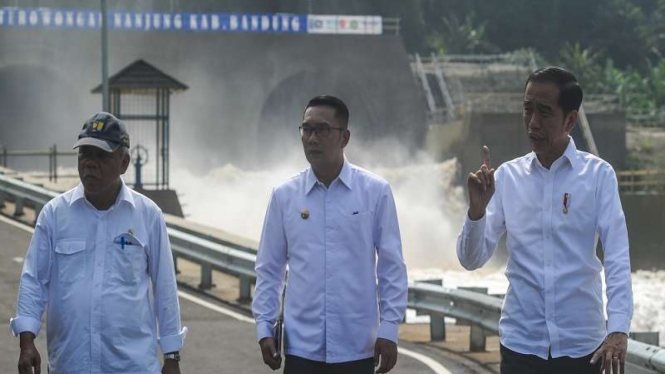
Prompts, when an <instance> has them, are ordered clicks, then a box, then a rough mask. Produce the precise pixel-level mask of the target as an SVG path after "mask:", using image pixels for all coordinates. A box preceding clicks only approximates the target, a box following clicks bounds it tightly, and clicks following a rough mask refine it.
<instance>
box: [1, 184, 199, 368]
mask: <svg viewBox="0 0 665 374" xmlns="http://www.w3.org/2000/svg"><path fill="white" fill-rule="evenodd" d="M16 309H17V311H16V318H13V319H12V320H11V322H10V325H11V329H12V332H13V333H14V334H15V335H18V334H20V333H21V332H26V331H29V332H32V333H34V334H35V335H38V334H39V331H40V319H41V316H42V314H43V312H44V310H46V311H47V320H46V330H47V334H46V338H47V345H48V362H49V370H50V372H51V373H52V374H79V373H81V374H82V373H126V374H159V373H161V368H160V362H159V357H158V354H157V352H158V351H157V345H158V344H159V345H160V346H161V350H162V351H163V352H164V353H167V352H173V351H177V350H179V349H180V347H181V346H182V344H183V340H184V337H185V334H186V331H187V330H186V328H183V329H182V330H181V328H180V307H179V304H178V293H177V288H176V279H175V272H174V267H173V258H172V256H171V248H170V245H169V239H168V236H167V232H166V225H165V223H164V218H163V216H162V214H161V210H160V209H159V208H158V207H157V205H155V204H154V203H153V202H152V201H151V200H149V199H148V198H146V197H145V196H143V195H140V194H138V193H136V192H134V191H132V190H130V189H129V188H127V186H125V185H124V184H123V186H122V188H121V190H120V193H119V194H118V198H117V200H116V203H115V204H114V205H113V206H112V207H111V208H110V209H108V210H106V211H98V210H97V209H95V208H94V207H93V206H92V204H90V203H89V202H88V201H87V200H86V199H85V196H84V192H83V186H82V185H79V186H78V187H76V188H74V189H72V190H70V191H68V192H66V193H64V194H62V195H60V196H58V197H56V198H55V199H53V200H52V201H51V202H49V203H48V204H47V205H46V206H45V207H44V209H43V210H42V212H41V214H40V215H39V218H38V220H37V226H36V228H35V232H34V235H33V237H32V240H31V242H30V247H29V249H28V253H27V256H26V258H25V264H24V266H23V274H22V275H21V285H20V288H19V293H18V304H17V308H16ZM158 322H159V327H158ZM158 336H159V339H158Z"/></svg>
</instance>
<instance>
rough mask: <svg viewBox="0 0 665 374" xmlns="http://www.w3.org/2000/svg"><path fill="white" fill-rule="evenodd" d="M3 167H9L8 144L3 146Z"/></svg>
mask: <svg viewBox="0 0 665 374" xmlns="http://www.w3.org/2000/svg"><path fill="white" fill-rule="evenodd" d="M2 167H5V168H6V167H7V146H4V145H3V146H2Z"/></svg>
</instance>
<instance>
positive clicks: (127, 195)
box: [69, 179, 136, 208]
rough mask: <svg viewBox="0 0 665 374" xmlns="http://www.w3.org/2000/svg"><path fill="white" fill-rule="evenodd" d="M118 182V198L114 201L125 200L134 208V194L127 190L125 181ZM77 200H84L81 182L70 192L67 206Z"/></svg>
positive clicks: (116, 202)
mask: <svg viewBox="0 0 665 374" xmlns="http://www.w3.org/2000/svg"><path fill="white" fill-rule="evenodd" d="M120 183H122V186H121V187H120V193H119V194H118V198H117V199H116V201H115V204H113V205H116V204H118V202H121V201H125V202H127V203H128V204H129V205H130V206H131V207H132V208H135V207H136V205H135V203H134V196H132V193H131V191H129V187H127V185H126V184H125V181H123V180H122V179H120ZM79 200H85V191H84V189H83V184H82V183H79V184H78V186H76V188H74V192H73V193H72V197H71V200H69V206H72V205H73V204H74V203H75V202H77V201H79Z"/></svg>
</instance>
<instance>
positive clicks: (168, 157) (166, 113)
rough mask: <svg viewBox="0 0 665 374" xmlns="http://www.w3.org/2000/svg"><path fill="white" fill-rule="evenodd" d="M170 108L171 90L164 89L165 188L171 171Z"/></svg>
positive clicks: (167, 185) (167, 186)
mask: <svg viewBox="0 0 665 374" xmlns="http://www.w3.org/2000/svg"><path fill="white" fill-rule="evenodd" d="M170 110H171V91H170V90H168V89H167V90H166V91H165V92H164V133H165V135H166V140H165V144H166V152H165V153H166V154H165V157H166V162H165V164H166V167H165V168H164V173H165V175H166V189H169V181H170V179H171V177H170V173H171V171H170V170H171V169H170V168H171V116H170Z"/></svg>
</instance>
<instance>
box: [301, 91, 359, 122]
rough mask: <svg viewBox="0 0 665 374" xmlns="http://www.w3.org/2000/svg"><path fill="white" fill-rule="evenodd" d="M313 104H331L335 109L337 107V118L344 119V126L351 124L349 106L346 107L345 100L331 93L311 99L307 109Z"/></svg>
mask: <svg viewBox="0 0 665 374" xmlns="http://www.w3.org/2000/svg"><path fill="white" fill-rule="evenodd" d="M313 106H329V107H331V108H333V109H335V118H336V119H340V120H342V127H344V128H347V127H348V125H349V108H347V107H346V104H344V102H343V101H342V100H341V99H339V98H337V97H335V96H331V95H321V96H317V97H315V98H313V99H311V100H310V101H309V102H308V103H307V106H306V107H305V110H307V108H309V107H313Z"/></svg>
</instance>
